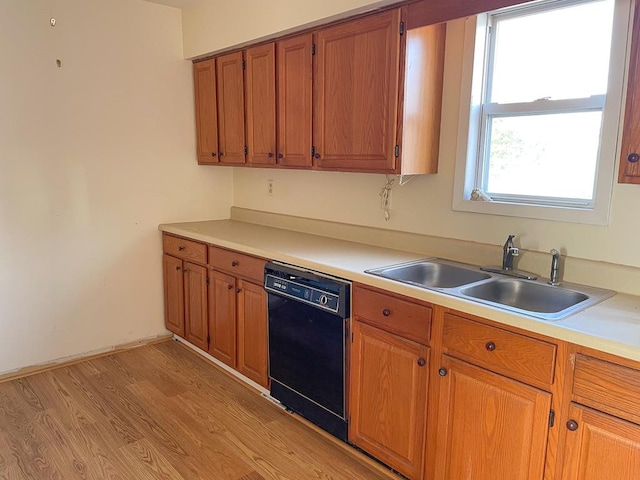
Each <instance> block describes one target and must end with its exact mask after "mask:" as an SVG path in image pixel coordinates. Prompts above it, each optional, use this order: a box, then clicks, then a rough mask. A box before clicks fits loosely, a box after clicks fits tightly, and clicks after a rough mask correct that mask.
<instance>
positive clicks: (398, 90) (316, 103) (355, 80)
mask: <svg viewBox="0 0 640 480" xmlns="http://www.w3.org/2000/svg"><path fill="white" fill-rule="evenodd" d="M406 14H407V8H406V7H403V8H396V9H390V10H386V11H383V12H381V13H376V14H373V15H369V16H366V17H362V18H359V19H357V20H352V21H346V22H342V23H339V24H337V25H333V26H330V27H326V28H322V29H319V30H317V31H316V32H314V33H308V34H303V35H298V36H295V37H291V38H286V39H283V40H280V41H277V43H268V44H261V45H258V46H255V47H250V48H248V49H246V50H244V51H238V52H235V53H230V54H227V55H223V56H220V57H217V58H216V59H215V72H216V77H215V79H214V78H211V77H208V76H207V74H210V72H212V69H213V61H212V60H208V61H204V62H200V63H196V64H195V65H196V66H194V78H195V82H196V87H195V88H196V92H197V93H196V119H197V123H196V126H197V128H198V152H199V153H198V158H199V162H200V163H206V164H215V163H217V164H221V165H243V164H245V163H246V164H248V165H253V166H263V167H267V166H279V167H286V168H308V169H318V170H335V171H353V172H370V173H391V174H409V175H412V174H422V173H436V172H437V168H438V153H439V141H440V115H441V105H442V78H443V71H444V44H445V28H446V27H445V25H444V24H436V25H429V26H420V27H416V28H413V29H406V28H405V26H404V23H403V22H402V17H403V16H406ZM243 59H244V65H245V67H246V69H245V71H244V75H243V71H242V65H243ZM209 91H212V92H213V94H214V95H213V96H214V97H215V96H217V99H216V98H213V101H214V102H215V101H216V100H217V106H218V108H217V123H218V125H217V139H216V138H215V134H216V129H215V127H214V126H213V124H214V123H215V121H216V119H215V118H214V117H215V114H216V112H210V111H209V110H207V108H209V104H210V102H209V100H207V99H206V97H205V92H209ZM209 96H211V95H209ZM245 107H246V108H245ZM276 107H277V108H276ZM201 117H202V119H201ZM205 119H206V121H205ZM276 127H277V128H276ZM245 133H246V143H245ZM216 142H217V144H218V158H217V159H216V158H215V151H210V150H213V144H214V143H216ZM245 152H246V155H245ZM245 159H246V161H245Z"/></svg>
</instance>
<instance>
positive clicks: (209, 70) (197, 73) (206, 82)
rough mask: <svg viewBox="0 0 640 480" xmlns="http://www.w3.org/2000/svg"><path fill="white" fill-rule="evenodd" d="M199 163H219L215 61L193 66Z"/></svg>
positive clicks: (211, 60)
mask: <svg viewBox="0 0 640 480" xmlns="http://www.w3.org/2000/svg"><path fill="white" fill-rule="evenodd" d="M193 84H194V94H195V104H196V135H197V139H196V140H197V142H196V143H197V148H198V163H200V164H205V165H208V164H216V163H218V111H217V108H218V106H217V102H216V63H215V60H214V59H210V60H206V61H204V62H199V63H195V64H194V65H193Z"/></svg>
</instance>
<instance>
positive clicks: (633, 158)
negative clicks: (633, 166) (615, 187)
mask: <svg viewBox="0 0 640 480" xmlns="http://www.w3.org/2000/svg"><path fill="white" fill-rule="evenodd" d="M639 160H640V155H638V154H637V153H635V152H633V153H630V154H629V155H627V161H628V162H629V163H638V161H639Z"/></svg>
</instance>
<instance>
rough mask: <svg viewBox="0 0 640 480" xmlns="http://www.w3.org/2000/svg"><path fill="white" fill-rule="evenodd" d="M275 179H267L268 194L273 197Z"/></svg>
mask: <svg viewBox="0 0 640 480" xmlns="http://www.w3.org/2000/svg"><path fill="white" fill-rule="evenodd" d="M275 183H276V182H275V180H271V179H269V180H267V195H268V196H270V197H273V194H274V184H275Z"/></svg>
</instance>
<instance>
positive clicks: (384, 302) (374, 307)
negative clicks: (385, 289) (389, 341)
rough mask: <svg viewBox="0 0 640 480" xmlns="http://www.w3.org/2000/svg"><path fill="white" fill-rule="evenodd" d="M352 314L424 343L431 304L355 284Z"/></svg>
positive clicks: (426, 337)
mask: <svg viewBox="0 0 640 480" xmlns="http://www.w3.org/2000/svg"><path fill="white" fill-rule="evenodd" d="M353 315H354V316H357V317H358V318H359V319H360V320H362V321H363V322H365V323H369V324H371V325H375V326H377V327H379V328H382V329H383V330H386V331H389V332H392V333H395V334H397V335H400V336H401V337H404V338H407V339H409V340H413V341H415V342H418V343H422V344H424V345H426V344H428V343H429V339H430V338H431V315H432V310H431V308H429V307H427V306H424V305H419V304H417V303H413V302H409V301H406V300H401V299H399V298H396V297H392V296H391V295H385V294H384V293H380V292H374V291H372V290H368V289H365V288H362V287H360V286H357V285H356V286H354V288H353Z"/></svg>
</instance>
